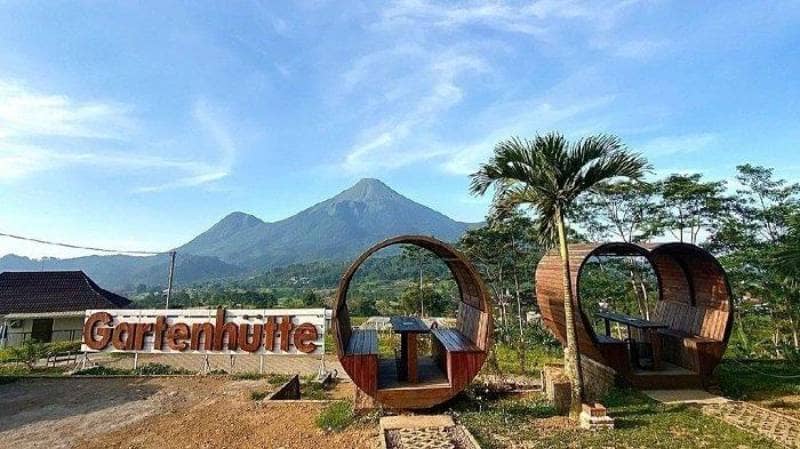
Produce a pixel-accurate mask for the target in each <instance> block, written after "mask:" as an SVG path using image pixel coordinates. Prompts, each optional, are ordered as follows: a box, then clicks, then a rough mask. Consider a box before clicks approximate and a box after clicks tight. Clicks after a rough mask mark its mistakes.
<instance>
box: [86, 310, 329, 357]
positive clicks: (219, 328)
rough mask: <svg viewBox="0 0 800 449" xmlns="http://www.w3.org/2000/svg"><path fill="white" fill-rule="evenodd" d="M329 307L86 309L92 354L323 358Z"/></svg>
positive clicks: (88, 340)
mask: <svg viewBox="0 0 800 449" xmlns="http://www.w3.org/2000/svg"><path fill="white" fill-rule="evenodd" d="M325 312H326V311H325V309H232V310H225V309H222V308H220V309H216V310H214V309H168V310H163V309H119V310H87V311H86V318H85V320H84V324H83V345H82V350H83V351H87V352H103V351H108V352H154V353H223V354H245V353H249V354H296V353H300V354H323V353H324V352H325Z"/></svg>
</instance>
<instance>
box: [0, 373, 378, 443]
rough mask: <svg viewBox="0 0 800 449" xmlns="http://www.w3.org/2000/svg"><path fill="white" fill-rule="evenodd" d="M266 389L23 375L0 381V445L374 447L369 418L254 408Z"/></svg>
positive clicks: (205, 380)
mask: <svg viewBox="0 0 800 449" xmlns="http://www.w3.org/2000/svg"><path fill="white" fill-rule="evenodd" d="M350 386H351V385H349V384H345V385H340V387H338V388H337V392H336V394H335V396H341V395H344V394H346V391H349V389H348V387H350ZM270 389H271V388H270V387H269V385H268V384H267V383H266V382H265V381H263V380H231V379H226V378H210V377H199V376H198V377H189V378H187V377H172V378H147V379H143V378H138V379H137V378H116V379H115V378H105V379H78V378H65V379H29V380H21V381H17V382H14V383H11V384H7V385H0V448H19V449H23V448H47V449H57V448H87V449H88V448H126V449H129V448H163V447H170V448H227V449H234V448H274V449H279V448H284V449H292V448H314V449H326V448H331V449H345V448H370V449H371V448H374V447H376V442H377V435H378V429H377V426H376V425H373V424H356V425H353V426H350V427H349V428H348V429H347V430H345V431H344V432H342V433H331V434H326V433H325V432H323V431H321V430H319V429H317V428H316V427H315V425H314V420H315V418H316V417H317V415H318V414H319V413H320V411H321V410H322V408H323V407H324V404H320V403H304V404H298V403H293V404H291V405H289V404H286V405H280V406H260V405H259V404H258V403H256V402H255V401H253V400H252V399H251V398H250V393H251V392H253V391H265V390H270Z"/></svg>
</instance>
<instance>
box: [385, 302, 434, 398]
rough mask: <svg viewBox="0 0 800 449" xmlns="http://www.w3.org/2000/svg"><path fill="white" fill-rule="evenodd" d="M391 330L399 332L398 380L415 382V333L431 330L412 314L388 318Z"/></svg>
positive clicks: (416, 379)
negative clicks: (399, 367)
mask: <svg viewBox="0 0 800 449" xmlns="http://www.w3.org/2000/svg"><path fill="white" fill-rule="evenodd" d="M389 321H390V322H391V323H392V331H393V332H395V333H398V334H400V366H401V367H402V368H403V369H400V370H399V372H398V377H399V378H400V380H407V381H409V382H413V383H417V382H418V381H419V379H418V378H417V335H419V334H427V333H429V332H430V331H431V330H430V328H428V326H426V325H425V323H424V322H423V321H422V320H421V319H419V318H417V317H413V316H393V317H391V318H390V319H389Z"/></svg>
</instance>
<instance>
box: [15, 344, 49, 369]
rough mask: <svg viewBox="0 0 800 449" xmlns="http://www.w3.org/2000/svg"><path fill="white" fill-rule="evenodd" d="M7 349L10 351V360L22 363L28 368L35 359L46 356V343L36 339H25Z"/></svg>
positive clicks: (32, 364) (34, 363) (31, 366)
mask: <svg viewBox="0 0 800 449" xmlns="http://www.w3.org/2000/svg"><path fill="white" fill-rule="evenodd" d="M8 349H9V350H10V352H11V358H10V360H11V361H14V362H20V363H24V364H25V365H27V366H28V368H33V366H34V365H36V361H37V360H39V359H41V358H44V357H46V356H47V345H45V344H44V343H39V342H38V341H36V340H25V341H23V342H22V344H21V345H19V346H13V347H10V348H8Z"/></svg>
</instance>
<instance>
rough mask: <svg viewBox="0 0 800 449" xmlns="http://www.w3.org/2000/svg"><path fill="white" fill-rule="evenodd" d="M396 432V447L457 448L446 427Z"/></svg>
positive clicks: (400, 448) (398, 448) (394, 437)
mask: <svg viewBox="0 0 800 449" xmlns="http://www.w3.org/2000/svg"><path fill="white" fill-rule="evenodd" d="M389 432H390V433H395V434H394V435H391V436H390V438H391V439H392V440H394V444H393V445H392V448H396V449H456V446H455V445H454V444H453V442H452V439H451V437H450V434H449V433H448V432H447V430H446V429H445V428H444V427H435V428H427V429H399V430H394V431H389Z"/></svg>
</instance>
